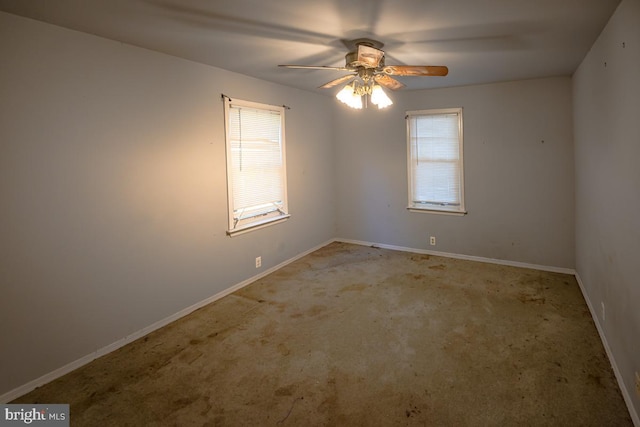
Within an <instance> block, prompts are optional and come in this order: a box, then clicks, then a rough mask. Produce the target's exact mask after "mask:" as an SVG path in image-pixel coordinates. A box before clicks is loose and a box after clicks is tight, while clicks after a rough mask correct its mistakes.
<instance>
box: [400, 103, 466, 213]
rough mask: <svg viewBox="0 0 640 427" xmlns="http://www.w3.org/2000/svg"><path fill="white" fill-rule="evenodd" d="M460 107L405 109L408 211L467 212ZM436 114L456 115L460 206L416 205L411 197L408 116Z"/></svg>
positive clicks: (411, 167)
mask: <svg viewBox="0 0 640 427" xmlns="http://www.w3.org/2000/svg"><path fill="white" fill-rule="evenodd" d="M462 110H463V109H462V107H456V108H437V109H428V110H413V111H407V114H406V126H407V129H406V132H407V179H408V181H407V182H408V184H409V185H408V190H409V191H408V196H407V199H408V200H407V210H408V211H410V212H419V213H431V214H440V215H455V216H463V215H466V214H467V211H466V209H465V203H464V123H463V114H462ZM438 114H457V116H458V149H459V164H460V167H459V169H458V172H459V174H460V206H454V205H445V204H443V205H441V206H438V205H435V204H430V205H428V207H420V206H416V203H415V201H414V200H412V199H413V197H412V196H413V188H414V180H413V173H412V172H413V166H412V160H413V158H412V155H411V151H412V150H411V127H410V123H411V120H410V117H412V116H425V115H438Z"/></svg>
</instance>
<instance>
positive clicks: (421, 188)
mask: <svg viewBox="0 0 640 427" xmlns="http://www.w3.org/2000/svg"><path fill="white" fill-rule="evenodd" d="M407 134H408V138H407V140H408V163H409V164H408V172H409V208H410V209H422V210H437V211H450V212H464V199H463V194H464V192H463V183H464V182H463V163H462V109H461V108H455V109H446V110H422V111H412V112H409V113H408V115H407Z"/></svg>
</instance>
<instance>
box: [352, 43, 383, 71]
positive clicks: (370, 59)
mask: <svg viewBox="0 0 640 427" xmlns="http://www.w3.org/2000/svg"><path fill="white" fill-rule="evenodd" d="M383 57H384V52H383V51H381V50H380V49H376V48H375V47H369V46H365V45H363V44H361V45H358V63H360V64H361V65H362V66H363V67H367V68H377V67H378V65H380V61H381V60H382V58H383Z"/></svg>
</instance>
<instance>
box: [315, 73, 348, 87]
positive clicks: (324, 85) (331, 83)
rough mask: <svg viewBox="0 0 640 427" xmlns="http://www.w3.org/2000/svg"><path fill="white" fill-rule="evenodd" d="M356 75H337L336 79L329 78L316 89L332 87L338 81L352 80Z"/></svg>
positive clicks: (337, 83)
mask: <svg viewBox="0 0 640 427" xmlns="http://www.w3.org/2000/svg"><path fill="white" fill-rule="evenodd" d="M355 77H356V75H355V74H347V75H346V76H342V77H338V78H337V79H334V80H331V81H330V82H327V83H325V84H323V85H322V86H320V87H318V89H328V88H330V87H334V86H337V85H339V84H340V83H344V82H348V81H349V80H353V79H354V78H355Z"/></svg>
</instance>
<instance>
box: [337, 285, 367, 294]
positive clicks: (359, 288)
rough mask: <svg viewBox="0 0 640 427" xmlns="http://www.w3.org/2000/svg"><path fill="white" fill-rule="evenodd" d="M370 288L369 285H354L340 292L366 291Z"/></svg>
mask: <svg viewBox="0 0 640 427" xmlns="http://www.w3.org/2000/svg"><path fill="white" fill-rule="evenodd" d="M368 287H369V285H367V284H366V283H354V284H353V285H349V286H345V287H344V288H342V289H340V292H357V291H364V290H365V289H367V288H368Z"/></svg>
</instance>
